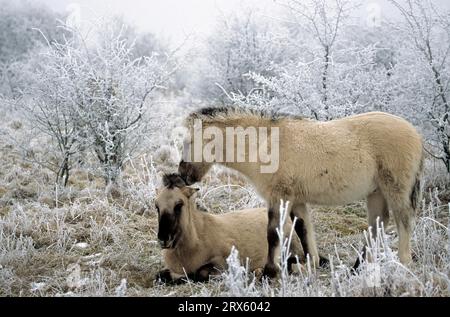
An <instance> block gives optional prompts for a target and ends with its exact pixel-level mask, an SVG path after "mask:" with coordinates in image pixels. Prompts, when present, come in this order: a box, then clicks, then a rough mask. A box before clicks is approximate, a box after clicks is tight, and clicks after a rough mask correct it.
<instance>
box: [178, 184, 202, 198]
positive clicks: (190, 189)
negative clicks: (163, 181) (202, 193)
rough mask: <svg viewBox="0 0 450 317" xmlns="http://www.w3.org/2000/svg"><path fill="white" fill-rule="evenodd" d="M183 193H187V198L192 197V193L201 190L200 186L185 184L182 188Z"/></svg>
mask: <svg viewBox="0 0 450 317" xmlns="http://www.w3.org/2000/svg"><path fill="white" fill-rule="evenodd" d="M180 190H181V192H182V193H183V195H185V196H186V197H187V198H190V197H191V196H192V195H194V194H195V193H196V192H198V191H199V190H200V188H194V187H190V186H185V187H183V188H180Z"/></svg>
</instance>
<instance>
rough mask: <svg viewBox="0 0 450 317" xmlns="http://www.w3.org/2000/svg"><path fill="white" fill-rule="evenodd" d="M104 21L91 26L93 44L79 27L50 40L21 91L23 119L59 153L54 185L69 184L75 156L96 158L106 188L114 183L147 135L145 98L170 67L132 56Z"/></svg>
mask: <svg viewBox="0 0 450 317" xmlns="http://www.w3.org/2000/svg"><path fill="white" fill-rule="evenodd" d="M122 30H123V29H119V31H118V28H117V27H116V26H115V25H114V24H111V23H108V21H103V22H102V23H98V24H97V25H95V26H94V31H95V33H94V34H95V37H96V38H95V41H92V39H91V38H90V37H88V36H86V35H84V34H83V33H82V32H81V31H80V30H78V29H71V30H70V31H71V32H72V37H71V38H70V39H66V40H65V41H62V42H54V43H48V48H47V49H46V50H45V51H43V52H42V53H41V55H40V57H39V61H40V63H39V67H38V68H37V69H36V70H35V74H34V79H35V81H34V84H33V85H31V86H30V87H29V89H28V90H27V94H26V96H27V99H26V100H25V101H26V104H27V109H28V111H29V119H30V121H31V122H32V123H33V124H34V126H35V128H37V129H39V130H41V131H43V132H44V133H46V134H48V135H50V137H51V139H52V141H53V142H52V145H53V146H54V152H57V153H58V158H59V159H58V161H57V166H58V168H57V169H56V171H57V181H60V182H62V183H63V184H66V183H67V179H68V177H69V171H70V169H71V167H72V165H73V163H74V160H73V157H74V156H75V154H79V155H78V160H79V161H81V162H84V161H85V155H86V153H87V152H88V151H91V152H92V153H94V155H95V157H96V158H97V160H98V162H99V165H100V167H101V170H102V176H103V177H104V179H105V181H106V183H111V182H112V183H114V182H116V181H117V179H118V177H119V175H120V172H121V169H122V167H123V164H124V162H125V160H126V158H128V157H129V156H132V155H133V154H134V153H135V151H137V149H138V148H139V145H140V144H141V142H142V140H143V139H144V137H145V136H146V134H149V133H151V126H150V124H149V121H150V120H149V119H148V117H149V116H151V113H150V112H151V110H150V107H151V101H150V99H151V97H154V96H155V94H156V92H157V91H158V90H160V89H162V88H164V85H165V84H167V83H168V82H169V81H170V79H171V75H172V73H173V72H174V71H175V69H176V65H175V63H174V62H173V61H172V60H171V58H170V57H169V56H166V58H165V59H164V61H163V62H162V61H161V57H160V56H158V53H157V52H154V53H153V54H152V55H151V56H144V57H139V58H136V59H134V58H132V48H133V46H132V45H133V44H132V43H131V44H130V43H128V42H127V41H125V40H124V39H122V35H121V32H122Z"/></svg>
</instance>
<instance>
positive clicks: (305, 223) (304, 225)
mask: <svg viewBox="0 0 450 317" xmlns="http://www.w3.org/2000/svg"><path fill="white" fill-rule="evenodd" d="M294 216H295V217H297V221H296V222H295V232H296V233H297V235H298V237H299V238H300V242H301V244H302V247H303V252H304V253H305V257H306V256H307V255H308V254H309V256H310V257H311V260H312V261H313V263H314V264H315V265H316V267H318V266H319V265H320V262H322V261H323V262H325V261H324V260H323V259H322V261H321V258H320V257H319V252H318V251H317V244H316V237H315V233H314V226H313V223H312V221H311V214H310V212H309V209H308V206H307V205H306V204H303V203H294V205H293V206H292V211H291V218H292V220H293V218H294Z"/></svg>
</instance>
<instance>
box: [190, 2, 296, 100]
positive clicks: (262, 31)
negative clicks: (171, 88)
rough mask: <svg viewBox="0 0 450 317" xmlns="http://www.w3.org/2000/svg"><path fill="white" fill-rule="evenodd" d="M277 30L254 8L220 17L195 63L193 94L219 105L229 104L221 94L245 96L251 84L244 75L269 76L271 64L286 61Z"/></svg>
mask: <svg viewBox="0 0 450 317" xmlns="http://www.w3.org/2000/svg"><path fill="white" fill-rule="evenodd" d="M278 29H279V26H277V24H275V23H273V21H270V20H268V19H267V18H264V17H263V16H262V15H261V12H260V11H258V10H257V9H254V8H252V9H250V8H245V9H242V10H240V11H236V12H233V13H232V14H229V15H225V14H223V15H221V16H220V17H219V19H218V22H217V25H216V27H215V29H214V31H213V32H212V33H211V35H210V36H209V37H208V38H207V40H206V43H205V51H204V52H203V56H202V58H200V59H199V61H198V63H197V64H196V65H197V66H199V67H200V71H199V74H197V75H198V80H197V81H196V83H195V84H196V86H197V87H195V90H196V91H197V95H199V96H200V97H201V98H203V99H206V100H209V101H218V102H221V103H229V100H228V98H227V96H226V94H225V93H224V91H226V92H228V93H242V94H243V95H248V94H249V93H250V92H251V91H252V90H253V89H254V88H255V83H254V81H253V80H252V79H251V78H249V77H247V76H246V74H248V73H249V72H257V73H259V74H263V75H266V76H271V75H272V74H273V67H274V65H276V64H278V63H280V62H282V61H286V60H288V59H289V56H288V52H289V50H286V45H285V44H283V43H281V42H280V39H279V38H278V35H279V34H278Z"/></svg>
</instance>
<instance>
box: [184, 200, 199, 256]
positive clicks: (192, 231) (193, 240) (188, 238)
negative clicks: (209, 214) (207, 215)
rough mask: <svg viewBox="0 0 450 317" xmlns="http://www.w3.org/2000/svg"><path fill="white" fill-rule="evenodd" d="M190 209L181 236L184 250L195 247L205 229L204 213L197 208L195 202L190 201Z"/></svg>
mask: <svg viewBox="0 0 450 317" xmlns="http://www.w3.org/2000/svg"><path fill="white" fill-rule="evenodd" d="M189 209H190V210H189V219H188V221H187V224H186V225H185V227H184V228H183V230H182V236H181V238H180V243H181V245H182V249H183V250H191V249H195V248H196V246H197V244H198V243H199V240H200V237H201V236H202V231H203V223H204V219H203V215H202V213H201V212H199V211H198V210H197V208H196V206H195V203H194V202H189Z"/></svg>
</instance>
